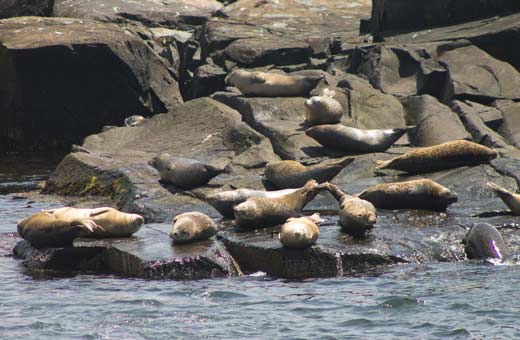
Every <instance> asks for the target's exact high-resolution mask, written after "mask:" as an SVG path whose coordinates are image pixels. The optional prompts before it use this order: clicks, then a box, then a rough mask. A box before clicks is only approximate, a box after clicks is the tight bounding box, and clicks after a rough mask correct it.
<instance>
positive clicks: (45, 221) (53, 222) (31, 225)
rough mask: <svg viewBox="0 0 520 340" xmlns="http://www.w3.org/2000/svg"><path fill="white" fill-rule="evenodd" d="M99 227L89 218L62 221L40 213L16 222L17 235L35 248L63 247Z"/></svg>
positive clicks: (48, 214) (45, 213)
mask: <svg viewBox="0 0 520 340" xmlns="http://www.w3.org/2000/svg"><path fill="white" fill-rule="evenodd" d="M101 228H102V227H101V226H99V225H98V224H96V222H94V221H93V220H92V219H90V218H77V219H74V218H73V219H63V218H58V217H56V216H54V215H53V214H51V213H49V212H46V211H42V212H39V213H36V214H34V215H31V216H29V217H27V218H24V219H23V220H21V221H20V222H18V225H17V229H18V234H20V236H21V237H22V238H23V239H24V240H27V241H29V242H30V243H31V244H32V245H33V246H35V247H37V248H43V247H65V246H70V245H72V241H73V240H74V239H75V238H77V237H81V236H87V235H89V234H92V233H94V232H95V231H97V230H101Z"/></svg>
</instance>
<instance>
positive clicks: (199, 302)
mask: <svg viewBox="0 0 520 340" xmlns="http://www.w3.org/2000/svg"><path fill="white" fill-rule="evenodd" d="M38 169H39V170H38V171H33V172H32V173H31V172H30V171H29V172H27V173H23V174H21V175H19V176H3V175H2V174H0V181H2V183H3V184H4V186H2V183H0V188H2V187H5V188H8V189H9V190H8V189H6V190H4V193H3V194H2V195H0V221H1V222H0V232H2V233H5V232H15V231H16V222H17V221H18V220H19V219H21V218H23V217H25V216H28V215H30V214H32V213H34V212H37V211H39V210H41V209H44V208H49V207H52V205H51V204H49V203H42V202H32V201H30V200H29V199H27V198H24V197H19V195H18V194H16V193H12V191H17V190H18V189H19V187H17V186H16V184H17V183H18V184H19V183H23V185H22V187H23V188H31V187H34V186H35V185H36V183H37V182H38V181H40V180H41V179H42V178H45V176H46V175H47V174H48V169H46V168H45V167H42V168H38ZM6 178H8V179H7V180H6ZM7 182H8V183H10V184H9V185H5V183H7ZM13 188H14V189H13ZM4 253H5V252H4ZM0 283H1V287H2V289H0V339H24V340H29V339H271V340H273V339H284V340H285V339H519V338H520V322H519V319H520V302H519V300H518V296H520V285H519V283H520V271H519V267H518V266H517V265H496V266H492V265H486V264H482V263H476V262H458V263H430V264H423V265H398V266H393V267H389V268H387V269H385V270H384V271H382V272H378V273H377V274H374V275H363V276H358V277H338V278H330V279H310V280H304V281H287V280H280V279H274V278H270V277H268V276H265V275H264V274H263V273H255V274H253V275H249V276H246V277H233V278H222V279H212V280H199V281H185V282H182V281H181V282H179V281H149V280H142V279H125V278H121V277H116V276H106V275H105V276H101V275H86V274H80V275H79V274H78V275H63V274H60V275H48V274H46V273H41V272H31V271H28V270H27V269H25V268H24V267H23V265H22V264H21V262H20V261H19V260H17V259H14V258H13V257H12V256H10V255H9V254H8V253H5V254H4V255H3V256H0Z"/></svg>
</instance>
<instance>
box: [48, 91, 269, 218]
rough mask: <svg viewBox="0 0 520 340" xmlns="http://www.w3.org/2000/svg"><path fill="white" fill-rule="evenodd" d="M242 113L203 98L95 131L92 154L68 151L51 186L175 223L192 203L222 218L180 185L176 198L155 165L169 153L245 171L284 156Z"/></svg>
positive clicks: (56, 190)
mask: <svg viewBox="0 0 520 340" xmlns="http://www.w3.org/2000/svg"><path fill="white" fill-rule="evenodd" d="M240 118H241V117H240V115H239V114H238V112H236V111H234V110H233V109H231V108H229V107H228V106H225V105H223V104H221V103H219V102H217V101H214V100H212V99H209V98H201V99H196V100H192V101H189V102H187V103H185V104H183V105H180V106H178V107H177V108H176V109H174V110H173V111H172V112H171V113H169V114H161V115H156V116H154V117H152V118H150V119H147V120H146V121H145V122H144V123H143V124H142V125H139V126H134V127H121V128H116V129H111V130H108V131H106V132H103V133H100V134H97V135H91V136H89V137H87V138H86V139H85V142H84V144H83V147H84V148H85V149H86V150H89V151H90V153H85V152H74V153H71V154H69V155H68V156H66V157H65V159H64V160H63V161H62V162H61V163H60V165H59V166H58V168H57V169H56V171H55V172H54V173H53V174H52V176H51V177H50V178H49V180H48V182H47V185H46V188H45V191H46V192H50V193H59V194H65V195H99V196H110V197H112V198H113V199H114V200H115V201H116V202H117V203H118V204H119V205H120V207H121V208H122V210H125V211H134V212H139V213H141V214H143V215H144V216H145V217H146V218H147V219H148V222H151V221H165V220H168V219H170V218H172V217H173V216H174V215H175V214H178V213H180V212H184V211H186V210H185V209H188V208H191V209H195V210H200V211H202V212H204V213H207V214H208V215H209V216H218V214H217V213H216V212H215V211H214V210H213V209H212V208H210V207H209V206H208V205H207V204H205V203H203V202H201V201H199V200H197V199H194V198H193V197H191V196H186V195H183V194H182V192H179V189H178V188H169V189H170V190H172V191H173V192H174V193H175V195H172V194H171V193H170V191H169V190H168V189H166V188H164V187H163V186H161V185H160V183H159V173H158V172H157V171H156V170H155V169H154V168H152V167H151V166H150V165H148V162H149V161H150V160H151V159H152V158H153V157H155V156H156V155H157V154H158V153H159V152H166V153H169V154H170V155H176V156H179V157H186V158H193V159H197V160H199V161H204V162H208V163H210V164H212V165H214V166H216V167H224V166H226V165H227V164H228V163H230V164H231V165H230V166H231V167H232V168H233V169H234V170H236V171H238V172H239V171H240V169H248V168H255V167H259V166H262V165H263V164H265V163H267V162H269V161H271V160H278V159H279V158H278V157H277V156H276V155H275V154H274V152H273V150H272V146H271V144H270V143H269V140H267V139H266V138H265V137H263V136H262V135H260V134H259V133H257V132H256V131H254V130H253V129H251V128H250V127H249V126H248V125H247V124H245V123H243V122H242V121H241V119H240ZM194 127H196V128H194ZM243 171H247V170H243ZM217 178H218V177H217ZM209 185H212V182H210V184H209Z"/></svg>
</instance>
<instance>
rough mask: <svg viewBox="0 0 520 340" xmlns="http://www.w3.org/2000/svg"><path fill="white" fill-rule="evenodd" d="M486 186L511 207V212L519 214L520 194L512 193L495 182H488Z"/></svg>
mask: <svg viewBox="0 0 520 340" xmlns="http://www.w3.org/2000/svg"><path fill="white" fill-rule="evenodd" d="M487 186H488V188H489V189H491V191H493V192H494V193H495V194H497V196H498V197H500V198H501V199H502V201H504V203H505V204H506V205H507V206H508V207H509V209H511V214H513V215H515V216H520V195H518V194H514V193H512V192H511V191H509V190H507V189H506V188H503V187H501V186H499V185H497V184H495V183H491V182H488V183H487Z"/></svg>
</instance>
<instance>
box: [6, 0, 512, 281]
mask: <svg viewBox="0 0 520 340" xmlns="http://www.w3.org/2000/svg"><path fill="white" fill-rule="evenodd" d="M33 2H34V3H36V2H37V1H33ZM8 3H9V2H8ZM40 3H41V7H38V8H46V7H45V3H48V1H40ZM386 3H388V4H386V5H385V2H384V1H374V6H378V7H377V8H374V9H373V8H372V3H371V1H368V0H354V1H339V0H329V1H325V0H324V1H316V3H315V4H314V5H312V4H308V3H303V2H297V3H296V2H294V1H289V0H281V1H253V0H239V1H236V2H234V3H231V4H227V5H223V4H221V3H219V2H217V1H212V0H198V1H182V0H180V1H179V0H169V1H165V2H163V3H162V4H161V5H158V4H157V3H156V2H154V1H141V2H140V3H139V4H129V3H127V2H124V1H119V0H111V1H108V2H107V1H90V2H85V1H81V0H67V1H64V0H63V1H55V2H54V7H53V11H52V15H51V13H49V12H48V11H44V10H41V9H38V8H37V9H36V10H34V9H35V8H36V7H31V6H29V5H25V4H21V5H19V6H21V7H20V8H18V10H17V11H16V13H18V14H16V15H15V14H12V13H15V12H13V7H12V6H13V5H10V4H7V5H5V6H6V7H5V8H2V6H4V5H0V17H11V18H8V19H3V20H0V72H1V73H2V74H4V75H5V76H4V77H3V79H2V80H0V82H1V84H0V89H3V90H2V91H1V92H0V108H2V111H1V112H2V114H3V117H4V121H5V122H6V123H7V124H6V126H5V127H4V129H2V130H0V140H1V141H2V143H1V146H0V147H1V150H2V151H25V150H35V149H36V150H55V149H58V150H59V149H61V150H63V149H64V148H69V147H70V145H72V144H81V146H75V147H73V151H72V152H71V153H69V154H68V155H67V156H65V158H64V159H63V160H62V162H61V163H60V164H59V166H58V167H57V169H56V170H55V172H54V173H53V174H52V175H51V176H50V178H49V180H48V181H47V183H46V186H45V188H44V190H43V192H44V193H49V194H59V195H71V196H93V197H94V199H95V197H99V198H100V199H101V198H103V199H107V198H109V199H110V200H112V201H113V202H114V205H115V206H117V207H118V208H119V209H121V210H123V211H127V212H134V213H139V214H142V215H143V216H144V217H145V219H146V223H147V224H146V225H145V226H144V227H143V230H142V231H140V232H139V233H138V234H136V235H135V237H134V238H131V239H127V240H123V239H118V240H98V241H86V240H83V239H78V240H76V241H75V242H74V246H73V247H70V249H68V248H63V249H52V250H49V249H46V250H41V251H40V250H37V249H34V248H32V247H31V246H30V245H29V244H27V243H26V242H25V241H21V242H20V243H18V244H17V245H16V247H15V254H16V255H17V256H19V257H21V258H23V259H24V264H25V265H26V266H28V267H29V268H34V269H56V270H88V271H96V272H110V273H115V274H119V275H124V276H132V277H143V278H150V279H159V278H168V279H200V278H208V277H218V276H234V275H239V274H240V273H241V272H243V273H246V274H247V273H252V272H256V271H263V272H266V273H267V274H269V275H272V276H275V277H283V278H294V279H301V278H307V277H328V276H338V275H348V274H351V273H355V272H359V271H361V272H364V271H370V270H376V269H377V268H379V267H381V266H384V265H392V264H397V263H403V262H404V263H422V262H431V261H459V260H463V259H465V254H464V251H463V247H462V245H461V244H460V240H461V239H462V237H463V235H464V233H465V230H464V229H463V228H461V227H460V225H464V226H469V225H471V224H473V223H475V222H477V221H483V222H488V223H491V224H494V225H503V224H510V223H511V222H515V221H516V219H517V218H516V217H513V216H511V215H508V214H507V213H504V212H503V211H504V210H506V206H505V205H504V204H503V202H502V201H501V200H500V199H499V198H497V197H495V196H494V194H493V193H492V192H491V191H489V190H488V189H487V188H486V183H487V182H490V181H491V182H496V183H497V184H499V185H501V186H505V187H507V188H509V189H512V190H516V189H518V187H519V185H520V177H519V175H518V174H520V171H519V170H520V154H519V150H518V146H519V144H518V143H520V140H519V138H520V133H519V131H520V120H518V119H517V118H516V117H517V116H518V117H520V104H519V100H520V73H519V70H520V64H519V63H518V60H520V58H519V56H520V53H519V51H520V50H519V49H518V48H517V47H515V46H516V45H518V44H515V42H517V41H518V39H520V35H518V33H517V31H518V27H519V25H520V20H518V19H519V18H520V17H519V15H520V14H515V13H511V12H515V11H518V10H519V9H516V8H507V11H503V12H492V11H491V12H489V13H488V15H485V14H483V13H482V11H483V10H482V9H475V11H479V13H480V14H479V15H477V16H472V15H473V14H474V13H468V16H467V17H465V18H460V17H459V18H458V19H457V22H450V23H449V24H454V25H453V26H446V25H447V24H448V23H446V22H442V21H439V22H436V23H432V25H431V27H427V28H425V30H424V31H417V29H423V28H424V27H415V26H414V27H412V28H410V27H411V26H409V27H401V28H399V27H392V26H391V24H389V23H385V22H379V23H378V26H376V24H375V22H376V21H374V20H375V19H376V18H374V15H375V14H374V13H375V12H374V11H375V10H377V11H382V8H381V7H380V6H383V7H384V6H391V5H392V2H391V1H390V2H389V1H386ZM395 3H397V2H395ZM395 3H394V4H395ZM103 4H105V5H106V6H102V5H103ZM9 6H11V7H9ZM24 6H25V7H24ZM469 6H471V5H469ZM112 8H118V10H117V11H114V10H112ZM504 8H505V7H504ZM179 9H182V10H179ZM387 10H388V11H389V12H388V13H392V15H396V12H392V9H391V8H390V9H387ZM423 10H424V11H426V10H428V9H423ZM4 13H7V14H4ZM397 13H398V12H397ZM403 13H404V12H403ZM457 13H458V12H457ZM371 14H372V16H373V18H372V20H371V21H369V20H367V19H366V18H367V17H369V16H370V15H371ZM458 14H459V15H462V14H460V13H458ZM17 15H47V17H17ZM403 15H404V14H403ZM482 15H483V16H482ZM492 15H502V16H492ZM462 16H463V15H462ZM388 19H389V20H394V18H393V17H388ZM360 22H361V23H364V24H366V23H373V25H372V28H371V32H372V34H373V36H372V35H370V34H368V33H363V34H360V30H361V31H363V27H360ZM412 24H413V23H412ZM385 25H388V26H385ZM443 25H444V26H443ZM361 26H362V25H361ZM385 27H388V30H387V31H385ZM375 30H377V32H376V31H375ZM368 31H370V30H368ZM368 31H367V32H368ZM373 38H375V40H382V41H380V42H372V41H373V40H374V39H373ZM519 46H520V45H519ZM242 68H244V69H251V70H258V71H276V72H296V73H297V74H322V75H323V76H324V80H322V82H321V83H320V84H319V85H318V86H317V87H316V89H315V90H314V91H313V92H311V95H315V94H318V93H319V92H320V91H321V90H322V89H324V88H329V89H333V90H334V91H335V93H336V94H335V99H337V100H338V101H339V102H340V103H341V104H342V106H343V108H344V114H343V117H342V119H341V123H343V124H345V125H348V126H353V127H357V128H362V129H383V128H385V129H386V128H404V127H407V126H412V125H413V126H415V128H414V129H412V130H410V131H408V133H407V134H406V135H405V136H403V137H402V138H401V139H400V140H399V141H398V142H397V143H396V144H395V145H394V146H393V147H391V148H390V149H388V150H387V151H386V152H384V153H371V154H353V155H352V156H353V157H354V158H355V160H354V162H352V163H351V164H349V165H347V166H346V167H345V168H344V169H343V170H342V171H341V172H340V173H339V174H338V175H337V176H336V177H335V178H334V179H333V180H332V183H334V184H337V185H338V186H340V187H341V189H342V190H344V191H346V192H348V193H358V192H360V191H362V190H363V189H366V188H367V187H369V186H371V185H374V184H379V183H388V182H396V181H405V180H410V179H416V178H431V179H433V180H435V181H437V182H438V183H440V184H442V185H444V186H446V187H447V188H449V189H450V190H452V191H454V192H456V193H457V194H458V197H459V200H458V202H457V203H456V204H453V205H452V206H450V208H448V210H447V212H446V213H437V212H425V211H412V210H405V211H385V210H378V223H377V224H376V226H375V227H374V229H373V230H372V232H371V233H370V234H369V235H368V237H367V238H366V239H361V240H359V239H354V238H352V237H350V236H348V235H346V234H344V233H342V232H340V230H339V226H338V220H337V216H336V215H334V214H331V211H336V210H337V202H336V201H335V200H334V198H333V197H332V196H330V195H329V194H328V193H321V194H319V195H318V196H317V197H316V199H315V200H313V201H312V202H311V203H310V204H309V205H308V206H307V207H306V211H305V213H307V212H311V211H312V212H314V211H317V212H321V213H322V215H325V219H326V222H325V224H324V225H322V226H321V230H322V234H321V236H320V238H319V240H318V243H317V244H316V245H314V246H312V247H311V248H309V249H306V250H303V251H296V250H287V249H285V248H283V247H282V246H281V244H280V243H279V242H278V240H276V239H274V238H273V235H274V234H275V232H276V231H277V230H278V229H279V228H278V229H277V227H274V228H269V229H262V230H257V231H249V232H238V231H236V230H235V229H234V228H233V226H232V223H231V222H228V221H227V220H222V221H221V223H220V224H221V226H222V229H221V230H220V231H219V232H218V233H217V237H216V238H215V239H213V240H211V241H208V242H203V243H201V244H193V245H185V246H178V245H172V244H171V240H170V239H169V237H168V235H167V234H168V233H167V231H166V230H167V229H168V228H169V227H171V219H172V218H173V217H174V216H175V215H177V214H180V213H182V212H186V211H192V210H197V211H201V212H204V213H206V214H208V215H209V216H210V217H212V218H213V219H214V220H216V221H218V220H219V219H220V218H221V216H220V214H219V213H218V212H217V211H216V210H214V209H213V208H212V207H211V206H210V205H209V204H208V203H206V201H205V200H206V197H207V196H208V195H210V194H212V193H215V192H218V191H224V190H231V189H234V188H251V189H261V190H266V189H267V190H271V189H274V188H272V187H271V186H270V184H269V183H268V182H266V181H265V179H264V178H263V176H262V173H263V167H264V166H265V165H266V164H267V163H268V162H270V161H276V160H281V159H291V160H298V161H301V162H304V163H306V164H313V163H319V162H321V161H323V160H325V159H329V158H331V157H339V156H343V155H346V154H345V153H338V152H337V151H335V150H331V149H328V148H324V147H322V146H321V145H320V144H319V143H317V142H316V141H315V140H314V139H312V138H310V137H309V136H307V135H306V134H305V126H304V125H303V124H302V123H303V117H304V113H305V106H304V102H305V100H306V99H307V97H271V98H269V97H246V96H243V95H241V94H240V92H238V91H237V89H234V88H229V87H226V86H227V85H226V84H225V82H224V79H225V77H226V75H227V74H229V73H230V72H231V71H233V70H235V69H242ZM135 114H139V115H143V116H145V117H147V118H148V119H146V121H144V122H143V123H142V124H140V125H139V126H131V127H126V126H121V125H122V123H123V120H124V118H125V117H128V116H131V115H135ZM106 125H110V126H112V125H113V126H117V127H116V128H111V129H105V131H104V132H101V130H102V128H103V126H106ZM83 138H84V140H83ZM457 139H466V140H472V141H474V142H477V143H480V144H483V145H485V146H488V147H492V148H494V149H495V150H497V152H498V153H499V155H500V157H499V158H497V159H495V160H493V161H492V162H490V163H489V164H483V165H478V166H471V167H468V166H466V167H461V168H455V169H450V170H443V171H439V172H434V173H427V174H424V175H422V176H409V175H402V174H400V173H397V172H395V171H384V172H378V171H375V169H374V168H375V164H376V160H387V159H390V158H392V157H395V156H396V155H399V154H403V153H405V152H406V151H408V150H411V149H413V148H415V147H422V146H432V145H437V144H440V143H444V142H447V141H452V140H457ZM162 152H167V153H169V154H172V155H176V156H182V157H188V158H195V159H198V160H201V161H205V162H207V163H209V164H211V165H214V166H217V167H225V166H229V169H230V170H231V171H230V173H227V174H222V175H219V176H217V177H215V178H214V179H212V180H211V181H210V182H209V183H208V185H206V186H203V187H199V188H196V189H192V190H190V191H185V190H181V189H179V188H175V187H173V186H168V185H163V184H161V183H160V182H159V174H158V172H157V171H156V170H155V169H154V168H153V167H151V166H150V165H149V164H148V162H149V161H150V160H151V159H152V158H153V157H154V156H155V155H157V154H158V153H162ZM503 234H504V236H505V238H506V242H507V243H508V246H509V247H510V248H511V250H512V252H517V251H518V249H519V247H520V233H518V232H517V231H516V230H515V229H504V231H503ZM6 237H7V236H6ZM9 237H10V239H12V236H9ZM0 238H4V236H2V237H0ZM181 248H182V249H181Z"/></svg>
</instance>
